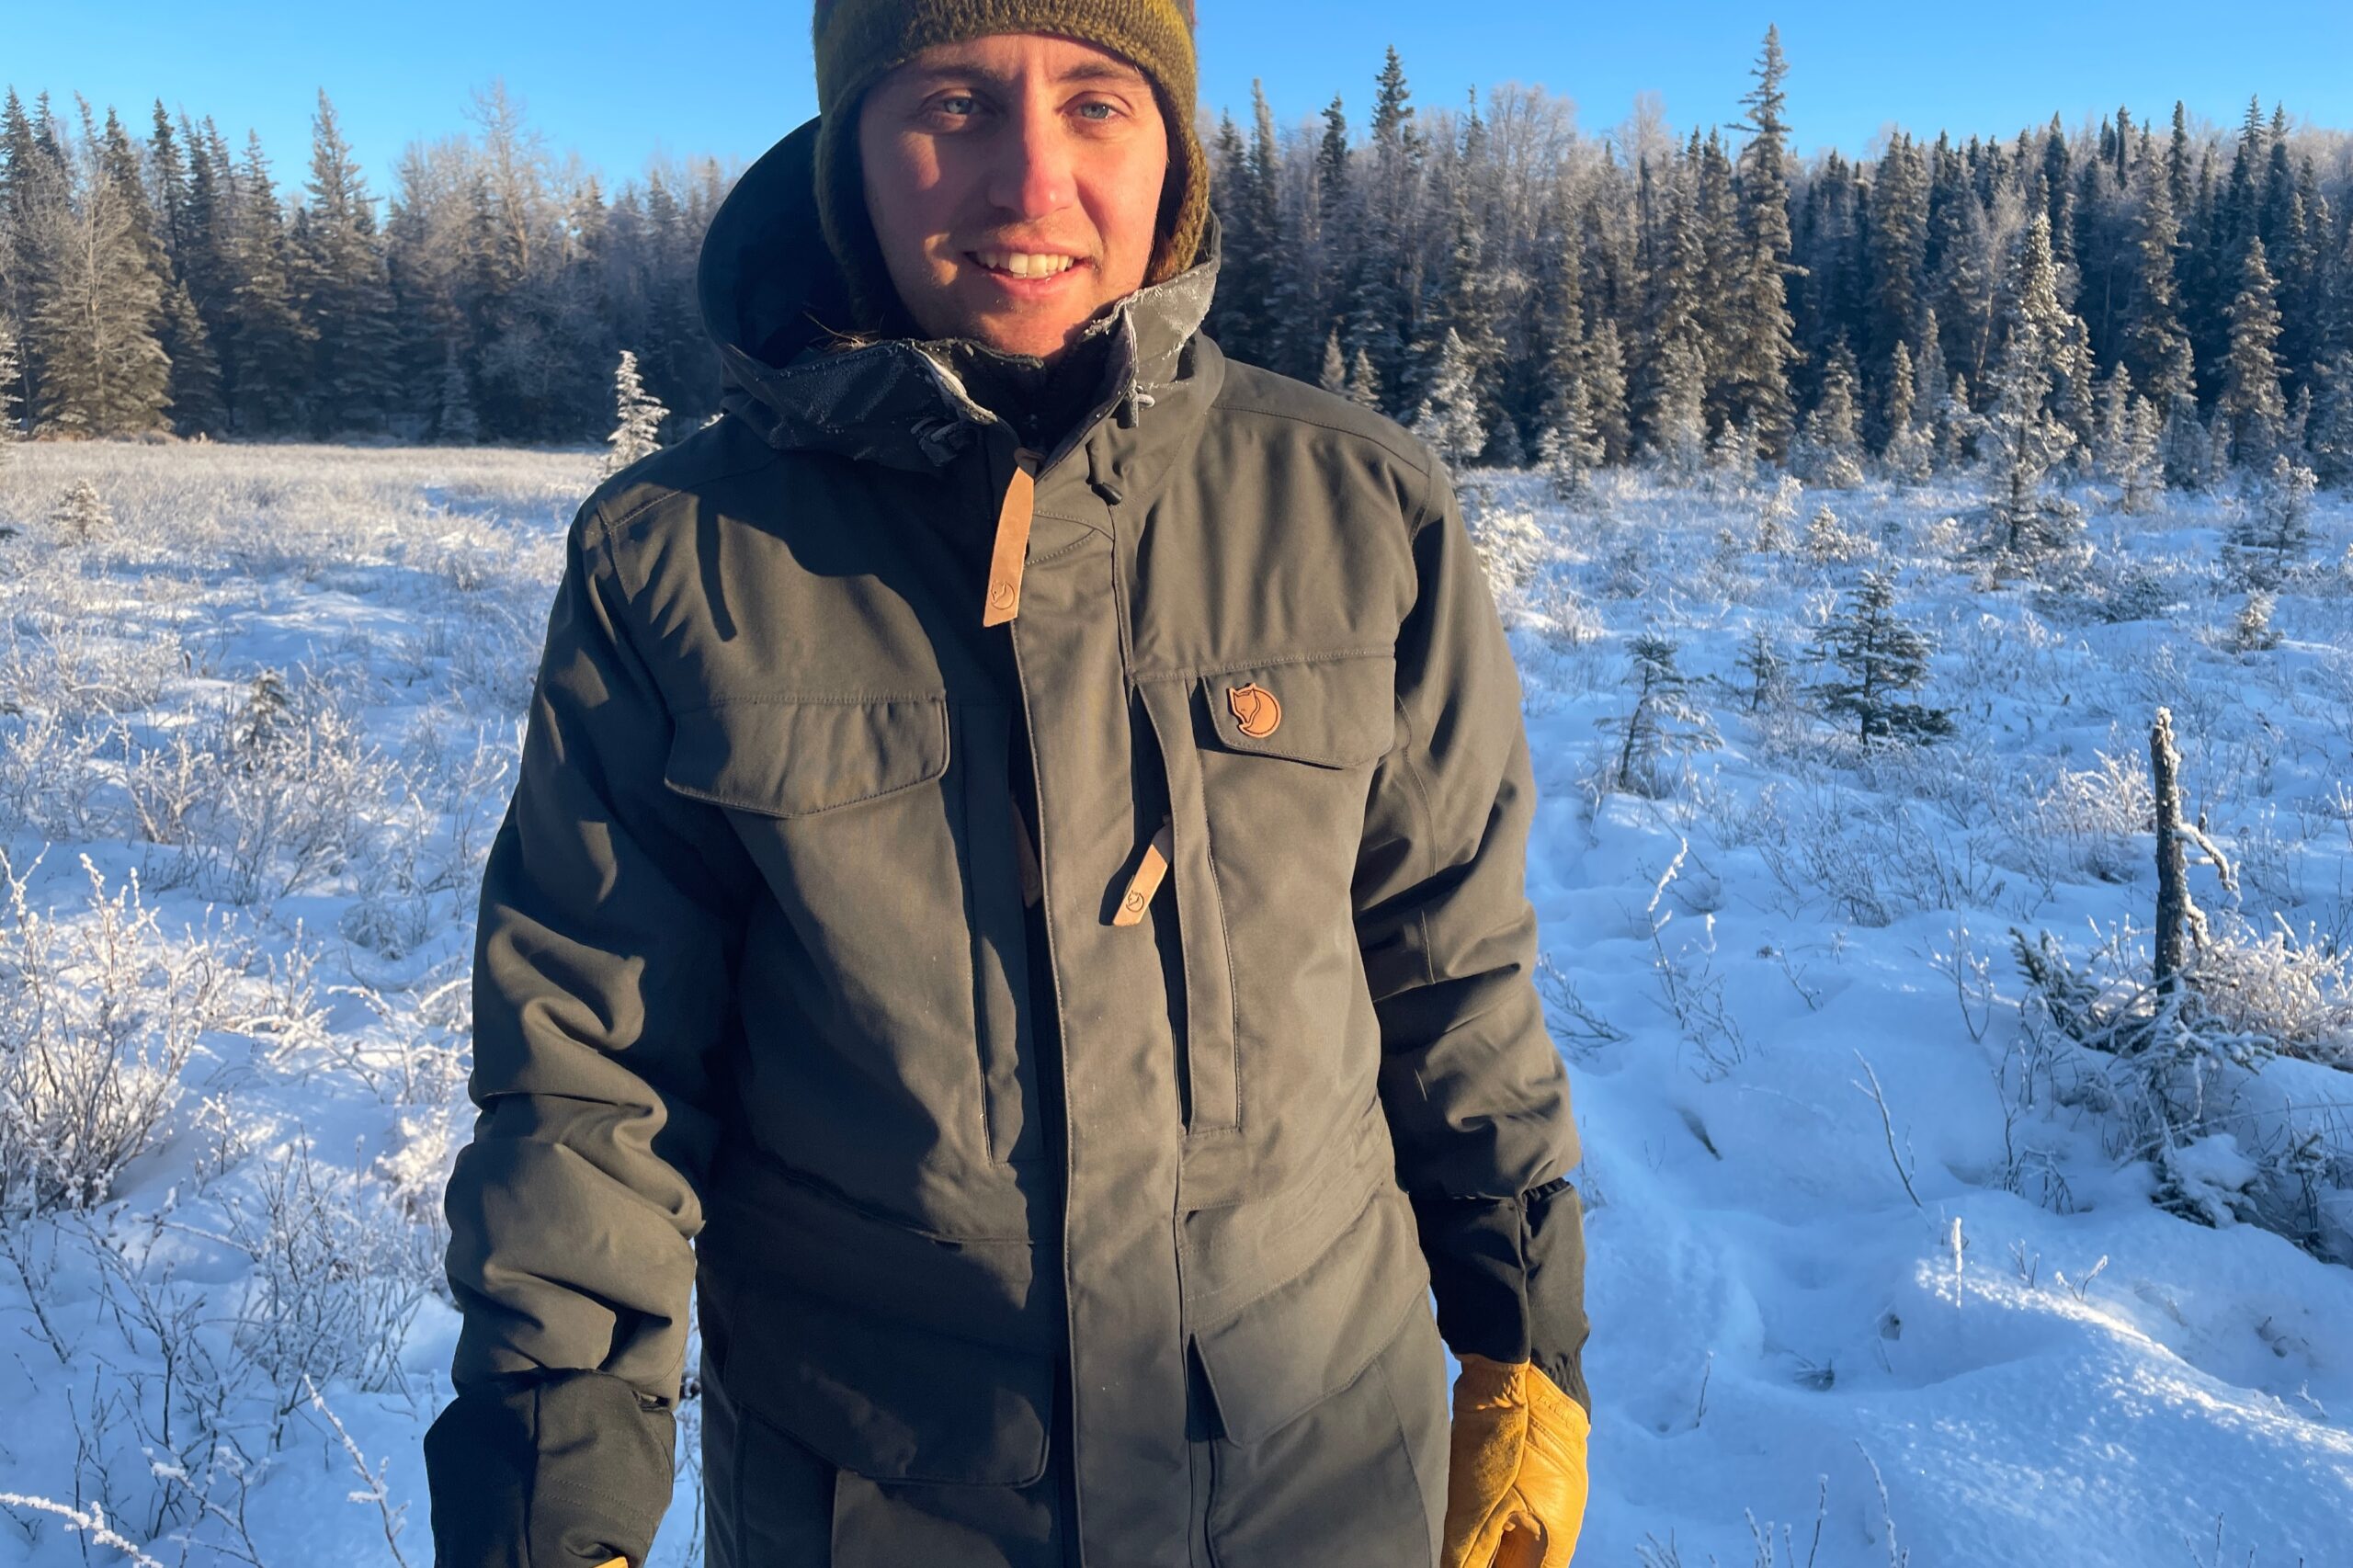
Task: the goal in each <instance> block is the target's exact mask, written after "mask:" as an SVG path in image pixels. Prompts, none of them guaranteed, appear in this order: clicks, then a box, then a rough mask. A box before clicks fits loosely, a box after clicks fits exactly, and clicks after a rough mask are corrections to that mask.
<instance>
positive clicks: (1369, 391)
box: [1348, 347, 1381, 414]
mask: <svg viewBox="0 0 2353 1568" xmlns="http://www.w3.org/2000/svg"><path fill="white" fill-rule="evenodd" d="M1348 401H1349V402H1350V403H1355V404H1356V405H1357V406H1358V408H1370V409H1371V410H1372V411H1373V412H1375V413H1376V414H1377V413H1379V412H1380V411H1381V372H1380V371H1379V370H1376V369H1373V368H1372V356H1371V355H1370V354H1368V353H1366V352H1365V351H1364V349H1362V348H1361V347H1359V348H1358V350H1357V351H1356V357H1355V358H1352V359H1350V360H1349V361H1348Z"/></svg>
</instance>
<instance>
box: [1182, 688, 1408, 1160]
mask: <svg viewBox="0 0 2353 1568" xmlns="http://www.w3.org/2000/svg"><path fill="white" fill-rule="evenodd" d="M1140 689H1141V690H1142V696H1143V699H1144V703H1145V707H1146V710H1148V711H1149V712H1150V714H1151V715H1152V722H1153V727H1154V732H1155V733H1156V734H1157V737H1158V739H1159V742H1160V749H1161V754H1162V756H1163V758H1164V759H1165V764H1166V767H1167V773H1168V793H1169V809H1170V826H1171V829H1172V839H1173V844H1172V847H1171V851H1170V856H1169V861H1170V870H1171V880H1172V881H1174V882H1175V884H1176V895H1175V896H1176V917H1177V924H1178V927H1179V929H1180V931H1181V932H1182V934H1183V942H1184V946H1185V978H1186V1002H1187V1006H1186V1035H1187V1040H1186V1061H1185V1068H1186V1074H1185V1075H1186V1085H1187V1108H1188V1116H1187V1122H1186V1128H1187V1131H1188V1133H1195V1134H1199V1133H1218V1132H1224V1131H1236V1130H1239V1129H1240V1128H1241V1127H1242V1126H1243V1124H1244V1122H1245V1119H1246V1112H1247V1106H1248V1100H1249V1098H1250V1097H1251V1096H1250V1093H1248V1092H1245V1089H1246V1086H1247V1085H1251V1084H1258V1085H1260V1086H1259V1089H1258V1090H1257V1091H1256V1092H1259V1093H1273V1094H1276V1095H1280V1094H1282V1093H1283V1092H1285V1090H1284V1083H1285V1081H1286V1080H1287V1079H1289V1078H1290V1076H1291V1074H1295V1073H1300V1072H1307V1073H1311V1074H1312V1073H1314V1072H1317V1071H1320V1070H1327V1069H1328V1068H1329V1067H1330V1066H1332V1065H1333V1063H1332V1062H1331V1061H1330V1058H1329V1055H1328V1053H1327V1051H1324V1050H1319V1044H1320V1043H1326V1042H1328V1041H1329V1040H1330V1038H1331V1037H1332V1036H1333V1035H1335V1034H1336V1032H1337V1031H1339V1030H1340V1029H1341V1028H1343V1026H1344V1023H1345V1022H1346V1020H1347V1019H1348V1018H1349V1016H1350V1013H1351V1009H1352V1007H1353V1006H1354V1003H1353V1001H1352V997H1353V995H1354V994H1355V993H1357V992H1359V991H1361V990H1362V989H1363V986H1362V979H1361V967H1360V963H1359V960H1358V956H1357V951H1356V945H1355V926H1354V920H1353V917H1352V910H1351V905H1350V903H1349V897H1348V889H1349V884H1350V881H1351V880H1352V878H1353V874H1354V871H1355V867H1356V856H1357V848H1358V844H1359V843H1360V841H1361V838H1362V835H1363V827H1364V807H1365V797H1366V791H1367V790H1368V788H1369V787H1370V782H1371V778H1372V770H1373V765H1374V764H1375V763H1377V762H1378V761H1379V760H1380V759H1381V757H1382V756H1385V755H1386V754H1387V753H1388V751H1389V749H1390V746H1391V744H1392V741H1393V740H1394V738H1395V724H1396V698H1395V691H1396V661H1395V658H1394V656H1393V655H1392V653H1390V652H1389V651H1388V650H1386V649H1382V650H1379V651H1377V652H1369V653H1336V654H1328V655H1317V656H1313V657H1306V658H1292V659H1279V660H1275V661H1271V662H1268V663H1266V664H1261V665H1241V666H1235V667H1231V668H1224V669H1220V670H1216V671H1213V672H1208V673H1200V674H1193V675H1188V676H1179V677H1173V678H1170V679H1167V680H1162V681H1148V682H1144V683H1142V686H1141V687H1140ZM1262 1080H1263V1081H1262Z"/></svg>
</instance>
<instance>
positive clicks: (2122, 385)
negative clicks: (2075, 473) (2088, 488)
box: [2092, 362, 2132, 479]
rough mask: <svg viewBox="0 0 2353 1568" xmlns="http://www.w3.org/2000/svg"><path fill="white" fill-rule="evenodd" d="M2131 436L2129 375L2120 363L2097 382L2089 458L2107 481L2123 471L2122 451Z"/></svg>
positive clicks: (2130, 385)
mask: <svg viewBox="0 0 2353 1568" xmlns="http://www.w3.org/2000/svg"><path fill="white" fill-rule="evenodd" d="M2131 437H2132V372H2131V371H2130V370H2128V369H2125V368H2124V366H2123V364H2122V363H2121V362H2119V363H2118V364H2117V366H2116V368H2115V369H2112V370H2110V371H2109V373H2108V378H2107V380H2105V381H2102V382H2100V388H2099V420H2098V423H2097V427H2096V429H2095V430H2094V433H2093V437H2092V457H2093V460H2094V462H2095V463H2096V464H2097V466H2098V469H2099V472H2101V473H2102V474H2103V475H2105V476H2106V477H2108V478H2109V479H2115V478H2117V477H2119V476H2120V473H2121V472H2122V471H2123V465H2124V449H2125V448H2126V447H2127V446H2128V445H2129V444H2130V443H2131Z"/></svg>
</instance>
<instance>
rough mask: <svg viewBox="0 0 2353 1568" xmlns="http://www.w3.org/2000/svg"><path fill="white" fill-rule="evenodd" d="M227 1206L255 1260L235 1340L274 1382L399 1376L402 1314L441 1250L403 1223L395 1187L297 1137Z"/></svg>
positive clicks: (428, 1287)
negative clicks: (316, 1152)
mask: <svg viewBox="0 0 2353 1568" xmlns="http://www.w3.org/2000/svg"><path fill="white" fill-rule="evenodd" d="M229 1214H230V1219H229V1233H228V1237H227V1239H228V1240H229V1241H231V1242H232V1243H233V1244H234V1245H235V1246H236V1247H237V1248H238V1250H240V1251H241V1252H243V1253H244V1255H245V1256H246V1257H247V1258H248V1259H249V1260H250V1261H251V1263H252V1265H253V1272H252V1274H251V1275H250V1276H249V1277H248V1278H247V1280H246V1284H245V1290H244V1297H245V1301H244V1310H243V1311H242V1312H239V1313H238V1319H237V1334H236V1341H237V1346H238V1348H239V1349H240V1350H241V1351H242V1352H244V1355H245V1356H247V1357H248V1358H251V1360H252V1361H253V1363H254V1365H255V1366H256V1369H258V1370H260V1371H261V1372H262V1373H263V1374H264V1375H265V1376H266V1377H267V1379H268V1380H269V1383H270V1386H271V1387H272V1388H274V1389H278V1390H279V1391H281V1392H292V1391H298V1390H300V1389H301V1386H302V1381H303V1379H305V1378H306V1377H307V1378H310V1379H313V1380H314V1381H318V1382H322V1383H324V1382H327V1381H332V1380H334V1379H337V1378H349V1379H351V1380H352V1381H354V1382H356V1383H357V1384H358V1386H359V1387H360V1388H363V1389H379V1388H385V1387H388V1386H391V1385H392V1384H393V1383H395V1382H397V1381H399V1377H400V1352H401V1346H402V1345H403V1343H404V1341H405V1340H406V1338H407V1333H408V1325H409V1322H410V1320H411V1319H413V1318H414V1317H415V1315H416V1311H417V1308H418V1307H419V1306H421V1305H423V1303H424V1301H425V1299H426V1296H427V1295H429V1294H430V1293H432V1290H433V1289H434V1285H435V1282H436V1281H437V1280H438V1277H439V1274H440V1261H441V1260H440V1256H439V1248H438V1245H436V1237H435V1235H434V1233H433V1232H432V1231H431V1230H430V1229H429V1228H427V1227H425V1226H419V1225H416V1224H413V1223H410V1222H409V1221H408V1218H407V1216H406V1214H405V1213H404V1211H403V1208H402V1204H401V1201H400V1199H399V1198H398V1197H397V1195H396V1194H394V1193H393V1192H392V1191H391V1190H389V1189H388V1188H387V1187H385V1186H384V1185H383V1184H382V1183H381V1182H378V1181H375V1180H373V1179H371V1178H369V1177H368V1176H360V1175H357V1174H355V1173H353V1172H350V1171H347V1170H344V1169H341V1168H339V1167H337V1166H334V1165H325V1164H324V1163H322V1162H320V1161H318V1160H316V1159H313V1157H312V1154H311V1151H310V1146H309V1144H308V1142H307V1141H298V1142H294V1143H293V1144H292V1145H290V1147H288V1148H286V1149H283V1150H281V1151H279V1152H278V1153H276V1154H274V1155H271V1156H269V1157H267V1159H265V1160H263V1161H261V1162H260V1168H259V1171H258V1173H257V1175H256V1178H255V1180H254V1182H253V1184H252V1187H250V1189H249V1190H248V1191H246V1192H245V1193H244V1195H243V1196H242V1200H241V1201H240V1202H238V1203H236V1204H235V1205H234V1206H233V1207H232V1208H231V1210H230V1211H229Z"/></svg>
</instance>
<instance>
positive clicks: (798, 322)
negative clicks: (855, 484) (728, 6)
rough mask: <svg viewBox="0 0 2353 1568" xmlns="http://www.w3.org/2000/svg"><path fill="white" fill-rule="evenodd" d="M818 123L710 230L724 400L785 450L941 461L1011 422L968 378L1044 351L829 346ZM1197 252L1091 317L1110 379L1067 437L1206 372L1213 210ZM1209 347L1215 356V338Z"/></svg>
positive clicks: (923, 468)
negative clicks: (1103, 343) (1176, 269)
mask: <svg viewBox="0 0 2353 1568" xmlns="http://www.w3.org/2000/svg"><path fill="white" fill-rule="evenodd" d="M817 127H818V121H817V120H815V119H810V120H808V121H807V122H805V123H804V124H802V125H801V126H799V127H798V128H796V129H795V130H793V131H791V132H790V134H788V135H786V136H785V137H784V138H783V139H782V140H781V141H779V142H777V143H776V144H775V145H774V146H772V147H770V148H769V149H768V150H767V152H766V153H762V154H761V155H760V157H759V158H758V160H757V161H756V162H755V163H754V164H753V165H752V166H751V167H750V168H748V169H746V170H745V172H744V175H743V176H742V177H741V178H740V179H738V180H737V181H736V183H735V187H734V188H733V190H731V191H730V192H729V193H728V195H727V199H725V200H724V201H722V202H721V203H720V206H719V210H718V211H717V212H715V213H714V214H713V215H712V217H711V221H710V229H709V231H708V232H707V233H706V234H705V236H704V239H703V244H702V251H701V255H700V256H699V259H698V262H697V267H696V279H695V281H696V292H697V295H698V297H699V302H700V305H701V309H702V317H703V326H704V329H705V330H706V331H707V332H708V333H709V334H710V338H711V341H712V342H713V343H714V344H715V345H716V346H717V347H718V349H719V355H720V361H721V368H722V397H721V405H722V407H723V408H725V409H726V410H727V411H728V412H730V413H732V414H735V415H740V416H742V417H743V418H745V419H746V420H748V421H749V422H750V423H751V425H752V426H753V427H754V428H755V429H756V430H758V431H759V432H760V434H761V436H762V437H763V438H764V439H766V440H767V443H768V444H769V445H770V446H772V447H775V448H777V449H779V450H813V451H826V452H834V453H837V454H839V455H841V456H844V457H847V458H852V459H858V460H869V461H873V462H880V463H884V464H887V465H889V466H891V467H894V468H904V469H911V470H915V471H916V472H927V471H930V470H932V469H936V468H938V467H941V466H943V465H945V464H946V463H948V462H949V460H951V459H953V458H954V457H955V455H956V454H957V453H958V452H960V451H961V450H963V449H964V448H965V447H967V446H969V445H971V444H972V442H973V441H974V440H975V439H977V438H978V437H980V434H981V432H982V431H983V429H984V428H985V427H986V426H992V425H998V424H1002V423H1003V421H1001V420H1000V419H999V418H998V417H997V416H996V415H995V414H993V413H991V412H990V411H989V409H988V408H987V407H986V406H984V405H983V403H982V402H981V401H980V400H979V399H978V398H975V397H974V396H973V395H972V390H971V388H972V386H973V385H980V384H995V385H1002V384H1005V383H1006V382H1008V381H1009V382H1012V383H1015V384H1018V382H1019V381H1020V379H1021V378H1022V377H1023V376H1025V375H1028V376H1034V375H1035V374H1036V373H1037V370H1038V367H1039V365H1040V361H1039V360H1037V359H1035V358H1030V357H1029V356H1026V355H1016V354H1005V353H1002V352H1000V351H998V350H996V349H994V348H991V347H988V346H987V345H985V344H982V343H978V342H975V341H973V340H972V339H969V338H932V339H918V338H915V337H912V336H904V337H886V338H882V339H881V340H879V341H876V342H873V343H870V344H868V345H866V346H865V347H858V348H851V349H847V350H840V351H835V352H826V351H824V349H823V348H822V347H820V346H821V345H822V344H823V343H824V340H825V338H826V337H827V335H828V334H829V332H831V331H834V330H842V329H847V327H848V326H849V324H850V322H851V311H850V305H849V291H848V289H847V284H846V282H845V280H844V279H843V278H842V275H841V270H840V267H839V265H838V264H837V263H836V262H835V259H834V256H833V253H832V252H831V250H829V249H828V248H827V246H826V245H825V244H824V240H823V238H822V237H821V231H820V229H819V227H818V222H817V202H816V195H815V186H814V174H813V171H814V158H815V153H816V144H817ZM1199 255H1200V259H1199V261H1197V262H1196V263H1195V264H1194V265H1193V266H1192V267H1189V268H1188V269H1187V270H1185V271H1184V272H1181V273H1179V274H1177V275H1176V277H1174V278H1168V279H1167V280H1165V282H1161V283H1156V284H1154V285H1152V286H1150V287H1148V288H1143V289H1139V290H1135V291H1134V292H1132V293H1130V294H1127V295H1125V296H1123V297H1122V298H1121V299H1120V300H1119V301H1116V302H1115V303H1114V304H1113V305H1111V306H1110V307H1109V308H1108V309H1107V310H1106V311H1105V312H1103V313H1102V314H1101V315H1100V316H1098V317H1097V319H1096V320H1095V321H1094V322H1093V323H1091V324H1089V327H1088V333H1089V335H1094V334H1106V335H1109V343H1108V349H1107V352H1105V353H1104V354H1103V356H1102V359H1103V369H1102V381H1101V382H1100V383H1099V386H1098V391H1097V396H1096V398H1095V399H1094V400H1093V401H1092V403H1091V406H1092V408H1093V410H1094V412H1093V414H1092V415H1083V416H1082V417H1081V420H1080V422H1079V424H1078V426H1076V427H1074V429H1073V430H1072V431H1071V432H1070V433H1069V434H1068V435H1067V436H1066V437H1064V438H1063V447H1068V446H1070V445H1072V444H1074V443H1076V442H1078V441H1080V440H1082V439H1084V438H1086V437H1087V436H1088V435H1089V434H1090V432H1091V430H1092V428H1093V427H1094V426H1095V425H1097V423H1099V422H1100V420H1101V418H1102V417H1103V416H1104V415H1107V414H1111V413H1113V412H1114V411H1115V410H1116V411H1117V414H1118V423H1119V424H1120V426H1122V427H1125V428H1133V427H1134V426H1136V424H1137V423H1138V420H1139V416H1140V410H1142V409H1144V408H1148V407H1150V406H1152V405H1153V404H1154V403H1155V402H1157V401H1158V400H1159V399H1158V394H1160V393H1161V392H1164V391H1165V390H1166V389H1169V388H1173V387H1176V386H1178V385H1179V384H1181V383H1185V382H1188V381H1194V380H1197V379H1198V372H1199V368H1200V367H1199V360H1200V355H1199V352H1198V350H1199V347H1201V346H1204V345H1207V342H1208V340H1207V339H1206V338H1199V339H1198V340H1197V334H1198V333H1199V328H1200V325H1201V322H1202V320H1203V318H1204V317H1205V316H1206V315H1207V314H1208V312H1209V305H1210V300H1211V295H1212V294H1213V292H1214V291H1215V289H1216V282H1217V271H1218V263H1219V255H1220V236H1219V232H1218V227H1217V223H1216V221H1215V219H1214V218H1212V219H1211V222H1210V226H1209V229H1208V232H1207V233H1205V234H1204V236H1203V238H1202V244H1201V250H1200V253H1199ZM1188 348H1192V349H1194V350H1195V352H1191V353H1188ZM1210 355H1211V361H1212V363H1213V364H1215V365H1217V366H1218V367H1219V368H1222V360H1218V359H1217V358H1216V356H1215V351H1214V348H1213V347H1211V351H1210ZM1188 390H1210V389H1188ZM1183 401H1188V402H1192V401H1198V400H1194V399H1187V400H1183ZM1058 450H1059V449H1058Z"/></svg>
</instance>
